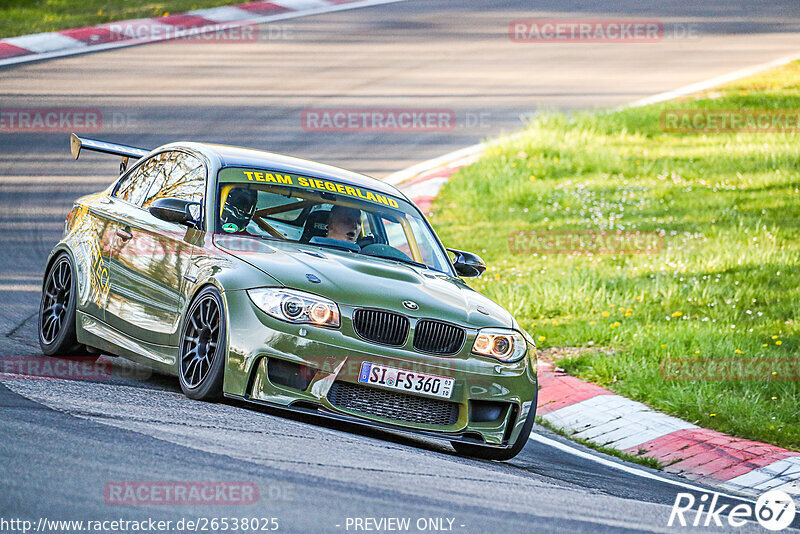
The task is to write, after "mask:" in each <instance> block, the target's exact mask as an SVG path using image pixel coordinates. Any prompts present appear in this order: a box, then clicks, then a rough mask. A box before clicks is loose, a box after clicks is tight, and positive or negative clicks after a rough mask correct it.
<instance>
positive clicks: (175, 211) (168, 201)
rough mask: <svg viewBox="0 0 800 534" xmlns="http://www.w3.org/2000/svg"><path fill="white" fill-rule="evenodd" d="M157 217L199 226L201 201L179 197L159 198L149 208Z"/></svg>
mask: <svg viewBox="0 0 800 534" xmlns="http://www.w3.org/2000/svg"><path fill="white" fill-rule="evenodd" d="M148 211H149V212H150V213H151V214H152V215H153V217H155V218H156V219H161V220H162V221H167V222H171V223H177V224H185V225H186V226H191V227H193V228H197V226H198V224H199V222H200V203H199V202H191V201H189V200H181V199H179V198H159V199H158V200H156V201H155V202H153V203H152V204H150V207H149V208H148Z"/></svg>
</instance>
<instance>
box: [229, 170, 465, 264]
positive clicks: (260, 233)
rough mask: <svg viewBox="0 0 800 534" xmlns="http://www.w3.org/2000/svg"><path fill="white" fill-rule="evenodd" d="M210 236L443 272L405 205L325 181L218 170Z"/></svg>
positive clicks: (430, 238) (443, 259)
mask: <svg viewBox="0 0 800 534" xmlns="http://www.w3.org/2000/svg"><path fill="white" fill-rule="evenodd" d="M218 182H219V189H218V192H217V206H219V209H218V210H217V221H216V227H215V232H217V233H223V234H229V235H230V234H234V235H241V236H254V237H260V238H266V239H277V240H282V241H291V242H296V243H303V244H308V245H312V246H319V247H332V248H337V249H341V250H347V251H350V252H353V253H357V254H363V255H367V256H374V257H380V258H386V259H390V260H395V261H400V262H404V263H411V264H415V265H418V266H420V267H425V268H428V269H433V270H436V271H441V272H446V273H450V268H449V265H450V262H449V261H448V258H447V255H446V253H445V252H444V250H442V247H441V245H440V244H439V242H438V240H437V239H436V237H435V236H434V234H433V232H432V231H431V229H430V227H429V226H428V224H427V223H426V222H425V220H424V219H423V218H422V217H421V216H420V214H419V212H418V211H417V210H416V209H414V207H413V206H412V205H411V204H409V203H408V202H407V201H405V200H403V199H400V198H396V197H393V196H391V195H385V194H381V193H378V192H376V191H372V190H369V189H367V188H364V187H355V186H352V185H348V184H343V183H338V182H335V181H332V180H327V179H325V180H323V179H318V178H312V177H308V176H299V175H295V174H286V173H279V172H271V171H266V170H263V169H242V168H224V169H222V170H220V172H219V180H218Z"/></svg>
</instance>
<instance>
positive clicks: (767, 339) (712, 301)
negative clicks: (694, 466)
mask: <svg viewBox="0 0 800 534" xmlns="http://www.w3.org/2000/svg"><path fill="white" fill-rule="evenodd" d="M674 109H687V110H706V111H709V112H710V111H714V110H798V109H800V62H798V63H792V64H789V65H787V66H785V67H782V68H779V69H775V70H772V71H769V72H767V73H764V74H762V75H759V76H756V77H753V78H749V79H746V80H742V81H739V82H735V83H732V84H730V85H727V86H724V87H721V88H718V89H715V90H713V91H708V92H705V93H702V94H699V95H696V96H693V97H691V98H685V99H681V100H678V101H671V102H667V103H662V104H657V105H651V106H647V107H641V108H635V109H626V110H622V111H616V112H591V113H589V112H586V113H576V114H570V115H566V114H560V113H550V114H542V115H540V116H539V117H538V118H536V119H535V120H534V121H533V122H531V123H530V124H529V125H528V127H527V128H526V130H525V131H524V133H523V135H522V136H521V137H519V138H515V139H513V140H507V141H505V142H503V143H501V144H499V145H497V146H493V147H491V148H490V149H489V151H488V152H487V154H485V156H484V157H483V158H482V159H481V160H479V161H478V162H476V163H475V164H473V165H471V166H469V167H467V168H465V169H462V170H461V171H460V172H458V173H457V174H456V175H455V176H454V178H453V179H452V180H451V181H450V182H449V183H448V184H447V185H446V186H445V187H444V188H443V189H442V191H441V192H440V194H439V196H438V197H437V199H436V201H435V203H434V205H433V208H432V210H433V215H432V222H433V224H434V226H435V227H436V228H437V231H438V232H439V234H440V236H441V237H442V240H443V241H444V242H445V243H446V244H448V245H451V246H456V247H458V248H463V249H466V250H474V251H476V252H478V253H480V254H481V255H482V256H483V257H484V259H485V260H486V262H487V264H488V265H489V268H488V270H487V272H486V274H484V275H483V276H482V277H481V278H479V279H475V280H473V281H472V282H470V284H471V285H472V286H473V287H474V288H476V289H478V290H480V291H482V292H484V293H485V294H487V295H489V296H490V297H491V298H493V299H494V300H496V301H498V302H500V303H501V304H503V305H504V306H505V307H506V308H508V309H509V310H510V311H511V312H512V313H513V314H514V315H515V316H516V317H517V318H518V320H519V321H520V323H521V324H522V326H523V327H524V328H526V329H528V331H529V332H530V333H531V334H532V335H533V336H534V338H535V339H537V340H538V343H539V344H540V345H541V346H543V347H559V346H578V347H585V348H588V349H591V348H593V347H599V346H602V347H611V348H613V352H612V353H610V354H609V353H608V352H605V351H604V352H600V351H591V350H589V351H586V352H583V353H581V354H580V355H578V356H575V357H570V358H565V359H562V360H560V361H559V362H558V364H559V365H560V366H561V367H563V368H565V369H566V370H567V371H568V372H570V373H572V374H575V375H577V376H579V377H581V378H583V379H586V380H590V381H592V382H595V383H599V384H602V385H604V386H606V387H609V388H610V389H612V390H613V391H615V392H617V393H620V394H622V395H625V396H627V397H629V398H632V399H636V400H639V401H641V402H644V403H646V404H648V405H649V406H651V407H653V408H654V409H656V410H660V411H662V412H666V413H669V414H673V415H676V416H678V417H681V418H683V419H685V420H689V421H693V422H696V423H697V424H699V425H701V426H704V427H708V428H714V429H717V430H720V431H723V432H727V433H730V434H732V435H735V436H739V437H743V438H749V439H755V440H760V441H766V442H769V443H774V444H776V445H781V446H785V447H788V448H791V449H795V450H800V386H799V385H798V381H797V375H798V374H800V363H798V362H800V359H799V358H800V357H799V356H798V350H800V336H799V335H798V334H800V332H798V310H799V309H800V305H799V303H800V142H798V141H800V138H799V137H798V134H797V133H709V132H706V133H703V132H695V133H668V132H665V131H664V129H662V127H661V120H660V119H661V116H662V113H663V112H665V111H667V110H674ZM532 231H535V232H537V235H538V236H539V237H541V236H542V233H544V234H547V233H548V232H565V233H566V234H575V232H576V231H577V232H584V231H589V232H595V233H597V232H602V231H607V232H611V233H613V232H616V231H623V232H645V233H647V232H653V233H654V235H655V236H657V239H658V240H660V243H656V246H655V247H654V248H653V249H651V250H650V251H649V252H652V253H639V254H632V253H624V252H619V251H618V253H595V254H585V253H582V254H565V253H554V252H552V251H547V250H545V249H544V248H542V245H541V242H537V241H533V240H531V239H530V235H531V234H530V232H532ZM519 232H522V233H523V234H524V237H522V238H521V237H519V235H518V233H519ZM559 235H564V234H559ZM626 239H630V238H626ZM526 240H527V241H526ZM570 243H575V241H574V240H573V241H571V242H570ZM563 245H564V242H563V240H562V241H560V242H558V245H557V246H556V247H555V248H558V247H559V246H560V247H561V248H563ZM568 248H569V247H568ZM612 248H613V247H612ZM616 248H617V249H619V248H620V247H616ZM514 252H518V253H514ZM519 252H527V253H519ZM692 362H695V364H694V367H692V366H690V365H689V364H692ZM697 362H699V363H697ZM787 362H788V367H787ZM684 364H686V365H684ZM720 364H725V365H727V367H724V368H719V367H716V368H712V366H719V365H720ZM681 371H683V372H682V373H681ZM709 371H713V372H714V373H716V374H717V375H718V377H719V378H728V379H726V380H719V379H709V377H708V376H702V375H703V373H705V372H709ZM792 374H794V380H790V379H788V378H791V377H790V376H788V375H792Z"/></svg>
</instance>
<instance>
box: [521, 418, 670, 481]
mask: <svg viewBox="0 0 800 534" xmlns="http://www.w3.org/2000/svg"><path fill="white" fill-rule="evenodd" d="M536 424H537V425H541V426H543V427H545V428H547V429H548V430H552V431H553V432H555V433H556V434H558V435H559V436H564V437H565V438H568V439H571V440H572V441H574V442H575V443H580V444H581V445H583V446H584V447H589V448H590V449H594V450H596V451H598V452H602V453H603V454H608V455H609V456H614V457H616V458H619V459H620V460H625V461H626V462H633V463H637V464H640V465H643V466H645V467H649V468H651V469H659V470H660V469H664V466H663V465H661V462H659V461H658V460H656V459H655V458H650V457H649V456H638V455H636V454H629V453H627V452H622V451H618V450H617V449H612V448H611V447H604V446H603V445H598V444H597V443H594V442H592V441H589V440H587V439H583V438H576V437H573V436H572V434H570V433H569V432H564V431H563V430H562V429H560V428H556V427H554V426H553V425H551V424H550V423H548V422H547V421H545V420H544V419H542V418H541V417H538V416H537V417H536Z"/></svg>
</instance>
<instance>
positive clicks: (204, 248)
mask: <svg viewBox="0 0 800 534" xmlns="http://www.w3.org/2000/svg"><path fill="white" fill-rule="evenodd" d="M71 145H72V153H73V155H74V156H75V158H77V157H78V155H79V154H80V152H81V149H86V150H94V151H98V152H105V153H109V154H115V155H119V156H122V158H123V159H122V164H121V166H120V171H121V173H120V177H119V178H118V179H117V180H116V181H115V182H114V183H112V184H111V185H109V187H108V188H107V189H106V190H105V191H102V192H100V193H96V194H93V195H88V196H85V197H82V198H80V199H78V200H77V201H76V202H75V205H74V207H73V209H72V210H71V211H70V213H69V215H68V216H67V220H66V226H65V228H64V237H63V239H62V240H61V241H60V242H59V243H58V244H57V245H56V246H55V248H54V249H53V251H52V252H51V253H50V256H49V258H48V260H47V268H46V271H45V277H44V285H43V293H42V300H41V305H40V312H39V342H40V345H41V347H42V350H43V352H44V353H45V354H47V355H73V354H79V353H82V354H86V353H87V352H89V353H91V354H99V353H101V352H102V353H108V354H112V355H118V356H123V357H126V358H129V359H131V360H134V361H136V362H139V363H141V364H144V365H147V366H149V367H152V368H154V369H157V370H161V371H164V372H168V373H171V374H176V375H177V376H178V379H179V381H180V385H181V389H182V390H183V392H184V393H185V394H186V395H187V396H189V397H191V398H193V399H217V398H220V397H223V396H224V397H228V398H234V399H241V400H244V401H248V402H253V403H260V404H265V405H269V406H273V407H281V408H287V409H292V410H295V411H302V412H307V413H314V414H317V415H319V416H324V417H329V418H334V419H338V420H346V421H349V422H354V423H359V424H362V425H368V426H371V427H377V428H385V429H391V430H400V431H405V432H413V433H416V434H422V435H425V436H428V437H433V438H437V439H444V440H448V441H450V442H451V443H452V445H453V447H454V448H455V449H456V451H458V452H459V453H462V454H466V455H470V456H476V457H480V458H487V459H495V460H505V459H509V458H512V457H513V456H515V455H516V454H518V453H519V452H520V450H521V449H522V447H523V446H524V445H525V443H526V441H527V439H528V436H529V435H530V432H531V427H532V425H533V420H534V414H535V411H536V392H537V382H536V348H535V346H534V343H533V341H532V340H531V339H530V337H529V336H528V334H526V333H525V331H524V330H522V329H521V328H520V327H519V325H518V324H517V322H516V321H515V320H514V318H513V317H512V316H511V315H510V314H509V313H508V312H507V311H506V310H504V309H503V308H501V307H500V306H498V305H497V304H495V303H494V302H493V301H491V300H489V299H488V298H486V297H484V296H483V295H481V294H479V293H477V292H476V291H474V290H472V289H470V288H469V287H468V286H467V285H466V284H465V283H464V282H463V280H462V279H461V278H460V277H469V276H478V275H480V274H481V273H482V272H483V271H484V270H485V265H484V263H483V261H482V260H481V259H480V258H479V257H477V256H475V255H474V254H470V253H467V252H463V251H458V250H452V249H450V250H448V249H445V248H444V247H443V246H442V244H441V242H440V241H439V239H438V237H437V236H436V234H435V233H434V231H433V229H432V228H431V226H430V224H429V223H428V222H427V220H426V219H425V217H424V216H423V214H422V213H421V212H420V211H419V209H418V208H417V207H416V206H414V204H412V203H411V202H410V201H409V200H408V198H406V196H405V195H403V193H401V192H400V191H398V190H397V189H396V188H394V187H392V186H390V185H388V184H386V183H384V182H381V181H380V180H376V179H373V178H369V177H367V176H364V175H361V174H357V173H354V172H350V171H345V170H342V169H339V168H336V167H331V166H328V165H323V164H319V163H314V162H310V161H306V160H302V159H297V158H292V157H288V156H283V155H279V154H273V153H269V152H263V151H258V150H250V149H244V148H235V147H228V146H219V145H211V144H201V143H173V144H169V145H165V146H162V147H160V148H157V149H155V150H153V151H148V150H145V149H140V148H134V147H130V146H125V145H118V144H111V143H105V142H102V141H97V140H92V139H85V138H80V137H78V136H76V135H74V134H73V136H72V137H71ZM129 160H138V161H136V163H135V165H133V166H132V167H131V168H130V169H127V168H126V167H127V163H128V161H129Z"/></svg>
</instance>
